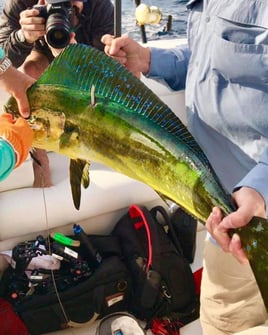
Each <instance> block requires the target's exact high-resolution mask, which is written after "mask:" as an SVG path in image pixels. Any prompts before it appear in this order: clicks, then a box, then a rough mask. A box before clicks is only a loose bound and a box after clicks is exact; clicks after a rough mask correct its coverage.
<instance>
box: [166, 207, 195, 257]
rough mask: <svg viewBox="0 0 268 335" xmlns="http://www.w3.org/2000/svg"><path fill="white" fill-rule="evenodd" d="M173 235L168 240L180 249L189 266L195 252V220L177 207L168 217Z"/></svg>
mask: <svg viewBox="0 0 268 335" xmlns="http://www.w3.org/2000/svg"><path fill="white" fill-rule="evenodd" d="M170 224H171V227H172V229H173V233H172V234H171V236H170V238H171V239H172V241H173V243H175V244H176V245H179V246H180V247H181V251H182V253H183V255H184V257H185V258H186V259H187V260H188V262H189V263H190V264H191V263H193V261H194V256H195V250H196V230H197V220H196V219H195V218H194V217H192V216H191V215H189V214H188V213H186V212H185V211H184V210H183V209H181V208H180V207H178V208H177V209H176V210H175V211H174V213H172V215H171V217H170Z"/></svg>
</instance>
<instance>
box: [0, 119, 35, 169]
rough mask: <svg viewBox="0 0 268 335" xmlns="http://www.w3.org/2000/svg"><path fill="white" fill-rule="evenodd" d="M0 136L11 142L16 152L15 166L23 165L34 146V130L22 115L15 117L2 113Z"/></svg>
mask: <svg viewBox="0 0 268 335" xmlns="http://www.w3.org/2000/svg"><path fill="white" fill-rule="evenodd" d="M0 137H3V138H4V139H5V140H6V141H7V142H9V143H10V144H11V145H12V147H13V148H14V150H15V153H16V164H15V168H16V167H18V166H19V165H21V164H22V163H23V162H24V161H25V159H26V158H27V156H28V153H29V151H30V149H31V146H32V141H33V130H32V129H31V128H30V126H29V125H28V123H27V121H26V120H25V119H23V118H22V117H19V118H17V119H14V118H13V116H12V115H11V114H8V113H3V114H1V115H0Z"/></svg>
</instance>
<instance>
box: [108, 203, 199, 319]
mask: <svg viewBox="0 0 268 335" xmlns="http://www.w3.org/2000/svg"><path fill="white" fill-rule="evenodd" d="M159 216H160V217H162V221H163V222H162V223H160V217H159ZM166 230H167V231H166ZM112 234H114V235H115V236H117V237H119V240H120V244H121V246H122V249H123V250H122V254H123V255H124V258H125V263H126V264H127V267H128V268H129V270H130V272H131V274H132V279H133V296H132V299H131V306H130V309H129V310H130V312H132V313H133V314H134V315H135V316H136V317H138V318H140V319H143V320H147V321H148V320H152V319H153V318H155V317H165V316H168V317H171V316H174V317H175V316H176V315H177V316H178V317H179V318H185V320H186V319H189V321H191V320H193V319H195V318H197V317H198V310H199V308H198V307H199V304H198V297H197V295H196V288H195V282H194V277H193V273H192V271H191V267H190V265H189V262H188V261H187V260H186V258H185V257H184V256H183V253H182V250H181V248H180V246H179V244H178V241H177V243H176V247H175V245H174V243H173V242H172V239H171V237H172V235H173V234H174V231H173V229H172V226H171V225H170V220H169V216H168V214H167V212H166V211H165V209H164V208H163V207H162V206H157V207H154V208H152V209H151V210H150V211H149V210H148V209H147V208H146V207H143V206H137V205H132V206H130V208H129V211H128V212H127V213H126V214H125V215H124V216H123V217H122V218H121V219H120V220H119V222H118V223H117V225H116V226H115V228H114V230H113V232H112ZM189 316H190V317H189Z"/></svg>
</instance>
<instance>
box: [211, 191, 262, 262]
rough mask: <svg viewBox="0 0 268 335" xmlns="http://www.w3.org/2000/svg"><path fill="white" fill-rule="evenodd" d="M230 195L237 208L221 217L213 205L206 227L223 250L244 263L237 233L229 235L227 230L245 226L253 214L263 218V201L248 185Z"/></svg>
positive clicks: (244, 256)
mask: <svg viewBox="0 0 268 335" xmlns="http://www.w3.org/2000/svg"><path fill="white" fill-rule="evenodd" d="M232 197H233V200H234V201H235V203H236V205H237V210H236V211H235V212H232V213H231V214H229V215H227V216H226V217H224V218H223V217H222V213H221V211H220V209H219V208H218V207H214V208H213V210H212V212H211V214H210V216H209V217H208V219H207V222H206V227H207V229H208V231H209V232H210V233H211V235H212V237H213V238H214V239H215V240H216V241H217V242H218V243H219V244H220V246H221V247H222V249H223V250H224V251H226V252H231V253H232V254H233V256H235V257H236V258H237V259H238V260H239V261H240V263H245V264H246V263H247V262H248V259H247V257H246V254H245V252H244V250H243V249H242V244H241V240H240V237H239V236H238V234H233V235H232V237H230V235H229V230H230V229H234V228H239V227H243V226H246V225H247V224H248V222H250V220H251V219H252V218H253V217H254V216H258V217H263V218H265V217H266V215H265V202H264V199H263V197H262V196H261V195H260V194H259V193H258V192H257V191H255V190H254V189H252V188H249V187H241V188H240V189H239V190H237V191H236V192H234V193H233V195H232Z"/></svg>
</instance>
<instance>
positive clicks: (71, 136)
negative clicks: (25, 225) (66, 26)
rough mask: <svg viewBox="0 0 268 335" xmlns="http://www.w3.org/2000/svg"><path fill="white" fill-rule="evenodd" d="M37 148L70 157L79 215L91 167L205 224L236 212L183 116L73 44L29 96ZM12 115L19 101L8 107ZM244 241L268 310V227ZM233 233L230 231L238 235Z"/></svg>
mask: <svg viewBox="0 0 268 335" xmlns="http://www.w3.org/2000/svg"><path fill="white" fill-rule="evenodd" d="M28 98H29V102H30V107H31V116H30V118H29V123H30V125H31V126H32V128H33V129H34V141H33V146H34V147H36V148H41V149H46V150H51V151H55V152H58V153H61V154H63V155H67V156H69V157H70V158H71V163H70V182H71V187H72V194H73V199H74V204H75V207H76V208H77V209H78V208H79V205H80V197H81V184H82V185H83V186H84V187H87V186H88V185H89V162H90V160H92V161H96V162H100V163H102V164H105V165H106V166H109V167H111V168H113V169H115V170H117V171H119V172H121V173H123V174H125V175H127V176H129V177H131V178H133V179H136V180H139V181H141V182H143V183H145V184H147V185H149V186H150V187H152V188H153V189H154V190H156V192H158V193H159V194H161V196H162V197H164V198H166V199H170V200H172V201H173V202H175V203H176V204H178V205H179V206H180V207H182V208H183V209H184V210H185V211H187V212H188V213H190V214H191V215H193V216H194V217H195V218H197V219H198V220H199V221H201V222H203V223H204V222H205V221H206V218H207V217H208V215H209V214H210V212H211V210H212V208H213V207H214V206H217V207H220V208H221V210H222V211H223V213H224V215H226V214H228V213H230V212H231V211H233V210H234V208H233V206H232V202H231V197H230V195H229V194H227V193H226V191H225V190H224V188H223V187H222V186H221V184H220V182H219V180H218V178H217V176H216V174H215V172H214V171H213V168H212V167H211V165H210V163H209V161H208V159H207V157H206V156H205V154H204V153H203V151H202V150H201V148H200V147H199V145H198V144H197V143H196V141H195V140H194V138H193V137H192V136H191V134H190V133H189V131H188V130H187V129H186V127H185V126H184V125H183V123H182V122H181V121H180V120H179V119H178V117H177V116H176V115H175V114H174V113H173V112H172V111H171V110H170V109H169V107H168V106H167V105H166V104H165V103H163V102H162V101H161V100H160V99H159V98H158V97H157V96H156V95H155V94H154V93H153V92H152V91H151V90H150V89H149V88H148V87H146V86H145V85H144V84H143V83H142V82H141V81H140V80H139V79H138V78H136V77H135V76H133V75H132V74H131V73H130V72H129V71H128V70H126V69H125V68H124V67H122V66H121V65H120V64H119V63H118V62H116V61H114V60H113V59H111V58H110V57H108V56H106V55H105V54H104V53H102V52H100V51H98V50H96V49H94V48H91V47H89V46H85V45H81V44H76V45H70V46H68V47H67V48H66V49H65V50H64V51H63V52H62V53H61V54H60V56H58V57H57V58H56V59H55V60H54V61H53V62H52V64H51V65H50V66H49V67H48V69H47V70H46V71H45V72H44V74H43V75H42V76H41V77H40V79H39V80H37V82H36V83H35V84H34V85H33V86H31V87H30V89H29V90H28ZM5 111H6V112H9V113H12V114H14V115H19V114H18V108H17V105H16V101H15V99H14V98H10V99H9V101H8V102H7V104H6V105H5ZM234 231H235V232H237V233H238V234H239V235H240V238H241V240H242V243H243V246H244V249H245V251H246V253H247V255H248V257H249V260H250V264H251V267H252V270H253V272H254V274H255V277H256V280H257V283H258V285H259V288H260V291H261V294H262V297H263V300H264V303H265V306H266V309H267V310H268V224H267V220H265V219H262V218H256V217H254V218H253V219H252V221H251V222H250V224H248V225H247V226H246V227H243V228H240V229H236V230H234ZM234 231H233V232H234Z"/></svg>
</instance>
